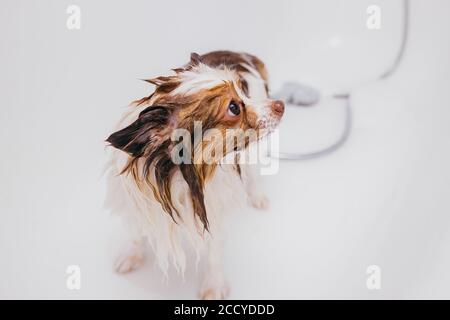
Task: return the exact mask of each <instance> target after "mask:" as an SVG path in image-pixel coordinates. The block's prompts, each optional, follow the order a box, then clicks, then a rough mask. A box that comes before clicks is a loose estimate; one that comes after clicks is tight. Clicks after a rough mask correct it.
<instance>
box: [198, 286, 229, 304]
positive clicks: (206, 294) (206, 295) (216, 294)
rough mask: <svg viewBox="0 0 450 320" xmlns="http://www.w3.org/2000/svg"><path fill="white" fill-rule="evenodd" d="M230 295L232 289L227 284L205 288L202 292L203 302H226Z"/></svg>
mask: <svg viewBox="0 0 450 320" xmlns="http://www.w3.org/2000/svg"><path fill="white" fill-rule="evenodd" d="M229 294H230V287H229V286H228V285H227V284H223V285H220V286H212V287H205V288H203V289H202V290H201V291H200V299H202V300H224V299H226V298H228V295H229Z"/></svg>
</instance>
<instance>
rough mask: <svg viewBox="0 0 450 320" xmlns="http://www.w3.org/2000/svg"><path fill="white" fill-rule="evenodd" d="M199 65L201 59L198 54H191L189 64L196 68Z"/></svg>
mask: <svg viewBox="0 0 450 320" xmlns="http://www.w3.org/2000/svg"><path fill="white" fill-rule="evenodd" d="M200 63H202V57H201V56H200V55H199V54H198V53H196V52H192V53H191V62H190V64H191V65H193V66H197V65H199V64H200Z"/></svg>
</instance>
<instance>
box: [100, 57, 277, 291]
mask: <svg viewBox="0 0 450 320" xmlns="http://www.w3.org/2000/svg"><path fill="white" fill-rule="evenodd" d="M173 71H174V75H171V76H161V77H157V78H154V79H150V80H146V81H148V82H150V83H152V84H154V85H155V86H156V88H155V90H154V92H153V93H152V94H151V95H150V96H148V97H145V98H143V99H140V100H138V101H135V102H134V103H133V104H132V105H131V106H130V108H129V110H128V111H127V112H126V113H125V114H124V115H123V117H122V119H121V121H120V122H119V125H118V127H117V131H116V132H114V133H113V134H111V135H110V136H109V137H108V139H107V142H108V143H109V144H110V145H111V146H112V147H114V148H113V149H111V155H110V161H109V163H108V169H109V174H108V191H107V202H106V204H107V207H108V208H109V209H110V210H111V211H112V212H116V213H119V214H121V215H122V216H124V217H126V218H127V220H129V221H131V226H132V230H133V233H134V239H135V240H134V241H133V242H132V244H131V245H130V247H129V248H128V250H127V251H126V252H124V254H123V255H121V256H120V257H119V259H118V260H117V263H116V266H115V267H116V270H117V271H118V272H120V273H125V272H128V271H131V270H133V269H135V268H137V267H138V266H139V265H141V264H142V262H143V259H144V245H145V244H146V243H149V244H150V245H151V247H152V249H153V251H154V254H155V256H156V261H157V262H158V264H159V266H160V268H161V269H162V271H163V272H164V274H165V275H166V276H167V272H168V268H169V265H170V262H171V263H172V264H173V266H174V267H175V268H176V270H177V271H178V272H180V273H181V274H183V273H184V270H185V267H186V262H187V257H186V253H185V250H184V249H183V245H182V243H183V242H184V241H185V240H187V241H186V242H187V243H190V244H191V245H192V247H193V248H194V249H195V252H196V253H197V257H196V258H197V261H198V259H199V258H200V257H201V256H202V255H203V252H205V254H206V259H205V261H206V264H205V275H204V280H203V283H202V287H201V290H200V296H201V298H205V299H223V298H225V297H226V296H227V294H228V286H227V284H226V281H225V277H224V275H223V271H222V263H221V253H220V247H221V244H220V242H221V238H222V236H221V233H220V230H221V225H222V221H223V219H224V217H225V216H226V215H227V213H228V212H230V211H231V210H233V209H232V206H236V205H239V204H241V203H243V201H245V200H247V201H248V202H249V203H250V204H251V205H253V206H254V207H256V208H261V209H263V208H265V207H267V205H268V200H267V198H266V196H265V195H264V194H263V193H262V192H261V191H260V190H259V189H258V185H257V184H256V183H255V177H256V174H255V173H254V172H252V171H253V170H251V169H249V166H246V165H240V164H238V163H235V164H232V165H226V164H225V165H223V164H219V161H217V160H220V159H221V158H223V157H224V156H225V155H227V154H229V153H230V152H237V151H239V150H241V149H245V148H246V147H247V146H248V145H249V144H250V143H252V142H254V141H256V140H258V139H259V138H261V137H262V136H265V135H267V134H268V133H270V132H271V131H272V130H273V129H274V128H275V127H276V126H277V125H278V123H279V121H280V119H281V117H282V115H283V113H284V104H283V102H282V101H275V100H271V99H270V98H269V96H268V83H267V81H268V78H267V71H266V68H265V66H264V64H263V63H262V62H261V60H259V59H258V58H257V57H255V56H253V55H250V54H247V53H235V52H230V51H216V52H211V53H208V54H205V55H201V56H200V55H198V54H195V53H194V54H192V55H191V61H190V62H189V63H188V64H187V65H185V66H184V67H182V68H177V69H173ZM195 123H201V129H200V130H201V133H202V134H204V135H203V138H202V139H201V140H200V141H195V140H196V139H192V138H191V137H190V136H189V137H188V138H186V136H183V139H182V140H181V145H182V146H183V148H182V149H181V150H182V151H181V152H180V149H177V143H178V142H179V140H176V139H174V133H175V132H176V131H177V130H178V131H179V130H182V132H185V133H186V132H187V133H191V134H193V135H195V133H194V131H195V130H196V129H195ZM210 129H215V132H219V134H220V135H222V138H224V137H228V135H229V132H230V130H229V129H241V130H240V131H239V132H244V134H245V132H246V131H249V130H254V131H256V132H257V135H248V136H246V138H245V139H244V140H243V141H244V143H243V144H240V145H234V144H233V146H231V149H230V148H228V147H230V145H229V142H228V140H226V141H227V142H225V143H224V142H223V140H221V139H211V137H208V134H207V132H208V130H210ZM231 132H232V131H231ZM205 136H206V137H205ZM231 140H232V141H235V140H234V139H231ZM233 143H234V142H233ZM186 146H190V147H191V148H190V149H189V148H185V149H184V147H186ZM175 149H176V150H177V151H176V152H175V153H176V154H177V156H179V158H180V157H181V159H182V161H179V159H178V160H174V157H173V155H174V150H175ZM205 150H207V151H209V152H210V154H213V155H214V156H213V158H214V159H215V160H214V161H202V157H201V156H200V157H199V154H204V152H205ZM211 150H215V151H217V150H219V151H223V153H220V152H212V153H211ZM217 154H220V155H219V156H217ZM199 159H200V160H199Z"/></svg>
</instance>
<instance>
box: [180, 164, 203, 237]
mask: <svg viewBox="0 0 450 320" xmlns="http://www.w3.org/2000/svg"><path fill="white" fill-rule="evenodd" d="M180 171H181V174H182V175H183V178H184V180H185V181H186V183H187V184H188V186H189V190H190V193H191V199H192V207H193V209H194V214H195V215H196V216H197V217H198V218H199V219H200V221H201V222H202V223H203V227H204V228H205V230H206V231H209V223H208V217H207V215H206V207H205V201H204V195H203V189H204V182H203V178H202V177H201V176H200V174H199V172H198V171H197V170H196V168H195V166H194V165H192V164H181V165H180Z"/></svg>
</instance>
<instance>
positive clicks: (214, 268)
mask: <svg viewBox="0 0 450 320" xmlns="http://www.w3.org/2000/svg"><path fill="white" fill-rule="evenodd" d="M216 236H218V234H215V238H214V239H210V240H208V247H207V257H206V270H205V273H204V278H203V283H202V286H201V289H200V298H201V299H204V300H219V299H226V298H227V297H228V294H229V291H230V289H229V287H228V284H227V282H226V280H225V275H224V271H223V263H222V245H223V241H222V240H221V239H218V237H216Z"/></svg>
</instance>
